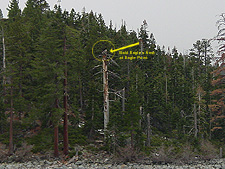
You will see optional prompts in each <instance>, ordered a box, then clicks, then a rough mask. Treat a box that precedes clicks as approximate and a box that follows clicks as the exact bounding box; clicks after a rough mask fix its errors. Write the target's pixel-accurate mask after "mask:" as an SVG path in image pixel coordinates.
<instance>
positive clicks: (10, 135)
mask: <svg viewBox="0 0 225 169" xmlns="http://www.w3.org/2000/svg"><path fill="white" fill-rule="evenodd" d="M11 85H12V81H11ZM10 95H11V98H10V126H9V155H12V154H13V86H11V89H10Z"/></svg>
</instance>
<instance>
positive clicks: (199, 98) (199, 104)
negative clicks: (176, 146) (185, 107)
mask: <svg viewBox="0 0 225 169" xmlns="http://www.w3.org/2000/svg"><path fill="white" fill-rule="evenodd" d="M200 102H201V93H200V91H199V93H198V116H199V118H200V114H201V103H200ZM198 126H199V131H198V132H200V120H198Z"/></svg>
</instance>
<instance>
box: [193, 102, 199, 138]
mask: <svg viewBox="0 0 225 169" xmlns="http://www.w3.org/2000/svg"><path fill="white" fill-rule="evenodd" d="M194 128H195V138H197V136H198V124H197V112H196V105H195V103H194Z"/></svg>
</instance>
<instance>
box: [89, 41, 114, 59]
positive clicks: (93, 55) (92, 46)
mask: <svg viewBox="0 0 225 169" xmlns="http://www.w3.org/2000/svg"><path fill="white" fill-rule="evenodd" d="M99 42H108V43H110V44H111V45H112V46H113V50H114V49H115V45H114V44H113V43H112V42H111V41H109V40H99V41H97V42H95V44H94V45H93V46H92V55H93V56H94V58H95V59H96V60H98V61H102V59H99V58H97V57H96V56H95V54H94V47H95V45H96V44H98V43H99ZM114 56H115V52H113V56H112V57H110V58H109V59H107V61H110V60H111V59H112V58H113V57H114Z"/></svg>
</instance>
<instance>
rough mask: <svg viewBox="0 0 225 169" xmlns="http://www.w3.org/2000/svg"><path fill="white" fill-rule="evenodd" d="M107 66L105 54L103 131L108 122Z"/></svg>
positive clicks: (105, 129)
mask: <svg viewBox="0 0 225 169" xmlns="http://www.w3.org/2000/svg"><path fill="white" fill-rule="evenodd" d="M108 87H109V86H108V68H107V60H106V55H104V56H103V89H104V92H103V96H104V132H105V131H107V125H108V122H109V88H108Z"/></svg>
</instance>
